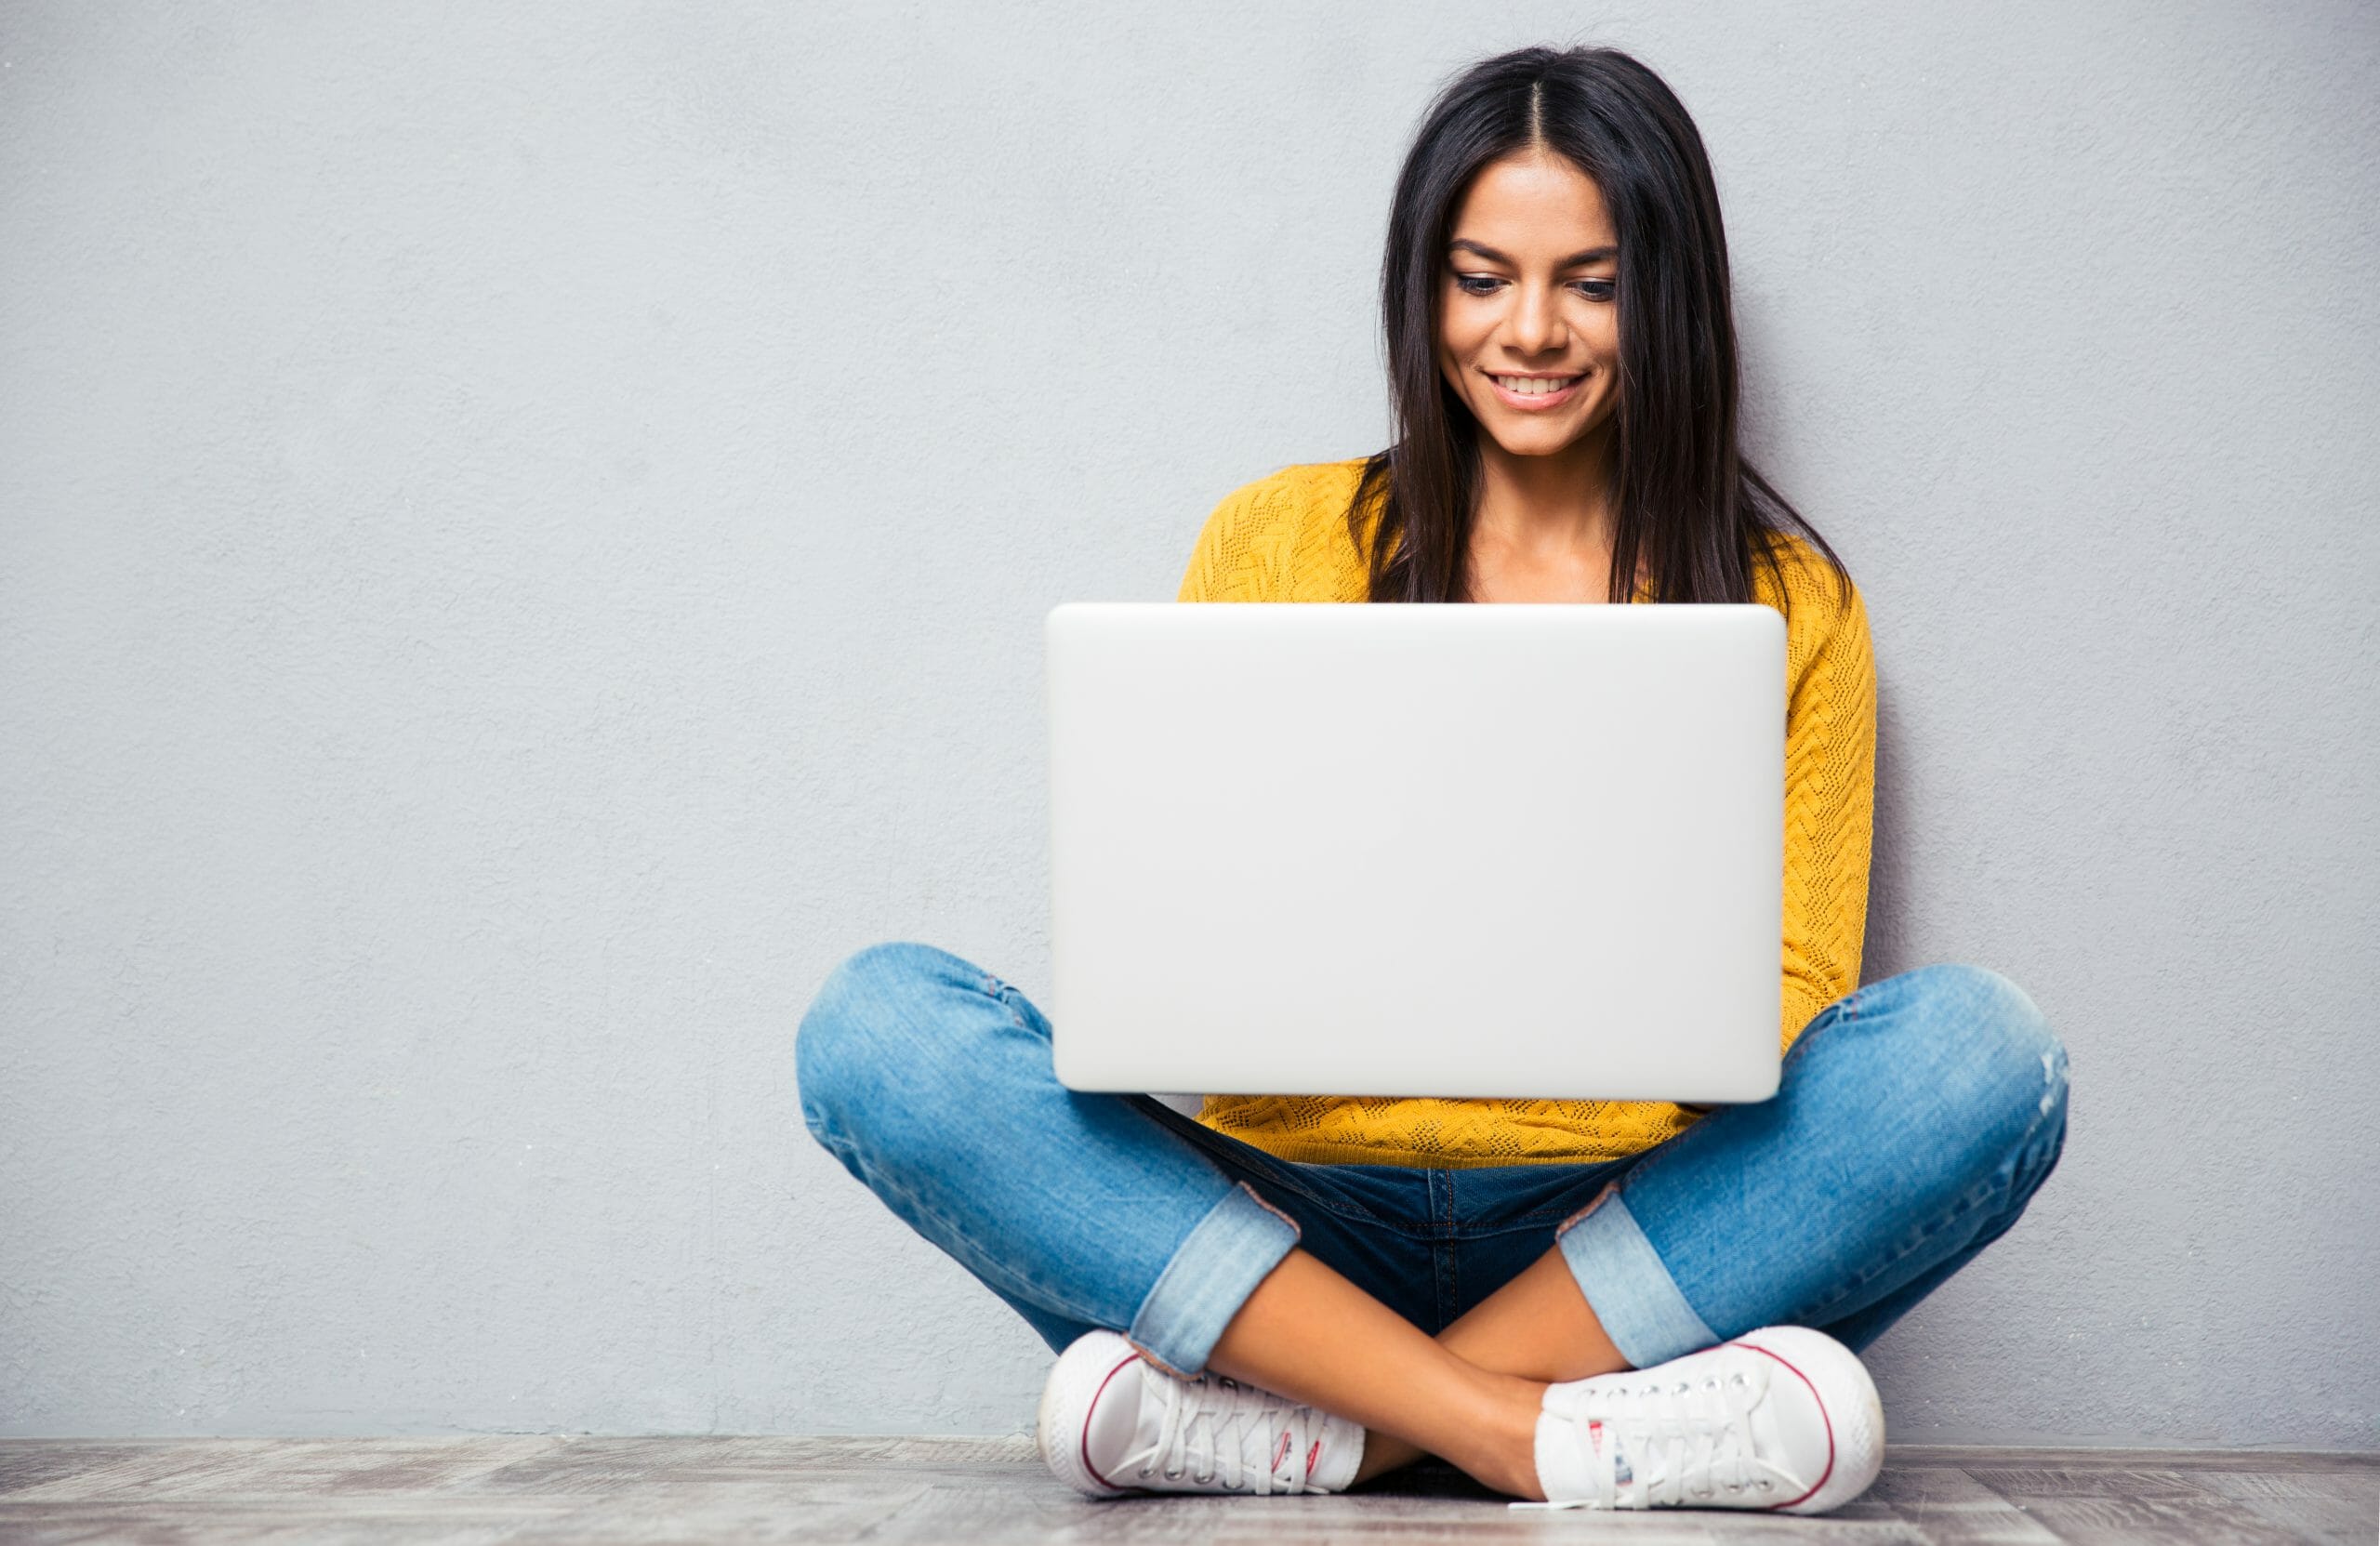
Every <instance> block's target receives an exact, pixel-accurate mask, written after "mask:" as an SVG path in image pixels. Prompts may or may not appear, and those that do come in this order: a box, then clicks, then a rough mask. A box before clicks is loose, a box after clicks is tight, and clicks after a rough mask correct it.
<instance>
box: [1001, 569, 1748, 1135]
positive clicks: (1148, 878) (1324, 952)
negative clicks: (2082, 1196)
mask: <svg viewBox="0 0 2380 1546" xmlns="http://www.w3.org/2000/svg"><path fill="white" fill-rule="evenodd" d="M1046 642H1047V648H1048V681H1047V686H1048V707H1049V716H1050V755H1051V763H1050V798H1051V846H1050V861H1051V868H1050V875H1051V964H1052V974H1053V980H1052V984H1051V1005H1050V1011H1051V1012H1050V1018H1051V1027H1052V1031H1053V1037H1054V1056H1055V1060H1056V1069H1057V1075H1058V1077H1059V1079H1060V1080H1061V1081H1062V1082H1063V1083H1064V1084H1065V1085H1067V1086H1068V1087H1070V1088H1072V1089H1076V1090H1136V1091H1149V1090H1157V1091H1184V1092H1198V1093H1235V1094H1280V1095H1318V1094H1343V1095H1438V1096H1448V1097H1493V1098H1508V1099H1509V1098H1524V1099H1606V1100H1674V1101H1686V1102H1695V1103H1720V1102H1741V1101H1756V1100H1762V1099H1765V1098H1766V1097H1767V1096H1769V1095H1771V1094H1773V1093H1774V1092H1775V1091H1776V1089H1777V1083H1778V1061H1779V1060H1778V1022H1779V1019H1780V1016H1781V1013H1782V1001H1781V998H1782V992H1783V989H1782V969H1781V963H1780V958H1779V953H1780V943H1779V942H1780V938H1781V935H1782V930H1783V865H1784V820H1783V811H1784V743H1785V620H1784V618H1783V616H1782V615H1781V614H1778V612H1777V611H1776V610H1775V609H1774V608H1772V607H1768V606H1765V605H1761V604H1757V603H1742V604H1681V603H1668V604H1659V605H1635V606H1630V605H1602V606H1597V605H1587V604H1567V603H1538V602H1502V603H1498V604H1496V605H1493V606H1485V605H1476V604H1465V603H1461V602H1444V603H1422V604H1399V605H1374V604H1369V603H1362V602H1300V603H1294V604H1282V603H1266V602H1209V603H1205V604H1200V605H1183V604H1180V603H1176V602H1085V601H1077V602H1067V603H1064V604H1062V605H1059V606H1057V607H1055V608H1053V609H1052V610H1051V613H1050V614H1049V617H1048V620H1047V625H1046Z"/></svg>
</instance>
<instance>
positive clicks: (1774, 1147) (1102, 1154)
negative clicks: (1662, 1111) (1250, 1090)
mask: <svg viewBox="0 0 2380 1546" xmlns="http://www.w3.org/2000/svg"><path fill="white" fill-rule="evenodd" d="M794 1054H795V1064H796V1070H797V1077H799V1079H800V1094H801V1112H802V1117H803V1120H804V1121H805V1123H806V1124H807V1125H808V1127H809V1129H810V1131H811V1133H812V1135H813V1137H815V1138H816V1139H817V1140H818V1142H819V1143H821V1144H823V1145H825V1146H826V1149H827V1151H828V1152H829V1153H831V1154H833V1155H834V1156H835V1157H836V1158H837V1159H839V1160H840V1161H841V1162H842V1164H843V1166H844V1168H845V1169H848V1170H850V1172H851V1173H852V1174H853V1176H855V1177H857V1178H858V1179H859V1180H860V1181H861V1182H862V1183H865V1184H866V1186H867V1188H868V1189H869V1190H870V1191H872V1192H874V1193H875V1194H876V1195H877V1196H879V1197H880V1198H882V1199H883V1200H884V1202H885V1204H886V1205H887V1206H888V1207H890V1208H891V1209H893V1212H894V1213H896V1214H898V1215H899V1216H900V1217H901V1218H902V1219H903V1220H905V1221H906V1222H907V1223H908V1224H909V1225H910V1227H912V1228H913V1229H915V1230H917V1231H918V1233H919V1234H920V1235H924V1236H925V1237H926V1238H927V1239H929V1240H931V1241H932V1242H933V1243H934V1244H935V1245H936V1246H939V1247H940V1248H942V1249H943V1250H945V1251H946V1252H948V1253H949V1254H950V1255H951V1256H952V1257H953V1258H955V1259H956V1260H957V1261H958V1262H959V1264H960V1265H962V1266H964V1267H965V1268H966V1269H967V1270H968V1271H969V1272H971V1273H972V1274H974V1275H975V1276H976V1277H978V1278H980V1279H981V1280H982V1281H983V1283H984V1284H985V1287H987V1288H990V1289H991V1290H992V1291H993V1292H994V1293H996V1294H998V1296H999V1297H1000V1298H1001V1299H1003V1300H1005V1301H1007V1302H1008V1303H1009V1304H1010V1305H1011V1306H1012V1307H1013V1308H1014V1309H1015V1310H1016V1312H1017V1313H1018V1314H1019V1315H1023V1316H1024V1317H1025V1320H1026V1321H1027V1322H1029V1323H1030V1324H1031V1325H1032V1327H1033V1328H1034V1329H1035V1330H1036V1331H1038V1333H1040V1335H1041V1337H1042V1339H1043V1340H1044V1341H1047V1342H1048V1343H1049V1344H1050V1346H1051V1348H1052V1349H1063V1348H1064V1347H1065V1346H1066V1344H1067V1343H1069V1342H1071V1341H1074V1340H1075V1339H1076V1338H1077V1337H1078V1336H1080V1335H1082V1334H1083V1333H1084V1332H1085V1331H1088V1330H1090V1329H1091V1328H1094V1327H1105V1328H1108V1329H1110V1330H1113V1331H1117V1332H1121V1333H1122V1334H1123V1335H1124V1336H1125V1337H1126V1338H1128V1339H1129V1340H1130V1341H1131V1343H1132V1344H1133V1345H1134V1346H1135V1347H1137V1348H1139V1349H1140V1350H1141V1351H1142V1352H1143V1353H1144V1354H1146V1355H1147V1356H1148V1357H1149V1358H1151V1359H1153V1360H1154V1361H1156V1362H1157V1363H1158V1364H1159V1365H1161V1366H1163V1367H1165V1368H1170V1369H1172V1370H1174V1371H1176V1372H1178V1373H1181V1374H1183V1375H1195V1374H1197V1373H1198V1372H1199V1371H1201V1370H1202V1369H1204V1368H1205V1367H1206V1363H1207V1358H1208V1355H1209V1354H1210V1352H1211V1351H1212V1350H1213V1347H1214V1344H1215V1341H1216V1340H1217V1339H1218V1338H1220V1337H1221V1336H1222V1335H1223V1328H1224V1327H1225V1326H1226V1325H1227V1324H1229V1322H1230V1320H1231V1318H1232V1316H1233V1315H1236V1313H1237V1312H1238V1310H1239V1307H1240V1305H1241V1304H1242V1303H1243V1302H1246V1300H1247V1298H1248V1296H1249V1294H1250V1292H1252V1291H1253V1290H1254V1288H1256V1285H1257V1284H1258V1283H1259V1282H1260V1281H1262V1280H1263V1277H1264V1275H1266V1274H1267V1273H1269V1272H1271V1271H1272V1270H1273V1268H1274V1266H1275V1265H1276V1264H1277V1263H1278V1262H1280V1260H1281V1259H1282V1258H1283V1257H1284V1256H1286V1255H1288V1254H1289V1249H1290V1247H1292V1246H1293V1245H1301V1244H1302V1246H1303V1247H1304V1248H1305V1249H1306V1250H1308V1251H1309V1252H1311V1253H1313V1254H1314V1255H1315V1256H1316V1257H1319V1258H1320V1259H1321V1260H1322V1261H1324V1262H1328V1263H1329V1265H1330V1266H1331V1267H1333V1268H1335V1269H1336V1270H1337V1271H1338V1272H1340V1273H1341V1274H1342V1275H1345V1276H1346V1277H1348V1278H1350V1279H1352V1280H1353V1281H1354V1282H1355V1284H1356V1285H1357V1286H1358V1287H1359V1288H1363V1289H1364V1290H1365V1291H1366V1292H1368V1293H1369V1294H1371V1295H1372V1296H1373V1297H1375V1298H1377V1299H1379V1300H1381V1301H1382V1302H1384V1303H1386V1304H1387V1305H1389V1306H1390V1307H1391V1308H1392V1309H1394V1310H1395V1311H1396V1312H1397V1314H1399V1315H1403V1316H1404V1317H1405V1318H1406V1319H1408V1320H1409V1321H1411V1322H1412V1323H1413V1324H1414V1325H1415V1326H1417V1327H1419V1328H1421V1329H1422V1330H1423V1331H1425V1332H1428V1333H1429V1334H1431V1335H1433V1336H1435V1335H1436V1334H1437V1333H1438V1332H1439V1331H1440V1330H1442V1329H1443V1328H1445V1327H1446V1326H1447V1325H1448V1323H1449V1322H1451V1321H1453V1320H1454V1319H1455V1318H1456V1317H1457V1316H1460V1315H1462V1314H1463V1313H1464V1312H1465V1311H1467V1310H1469V1309H1470V1308H1471V1307H1472V1306H1473V1305H1474V1304H1477V1303H1478V1302H1480V1301H1481V1300H1483V1299H1485V1298H1487V1297H1488V1295H1489V1294H1491V1293H1493V1292H1495V1290H1496V1289H1497V1288H1500V1287H1501V1286H1502V1285H1503V1284H1504V1283H1505V1282H1506V1281H1507V1280H1509V1279H1510V1278H1512V1277H1513V1276H1514V1275H1515V1274H1517V1273H1518V1272H1519V1271H1520V1270H1521V1269H1522V1268H1523V1267H1525V1266H1527V1264H1528V1263H1529V1262H1531V1261H1533V1260H1535V1259H1536V1258H1538V1257H1539V1256H1540V1255H1542V1254H1543V1253H1544V1252H1545V1251H1546V1250H1547V1249H1548V1248H1550V1247H1555V1246H1558V1247H1559V1248H1560V1249H1561V1252H1562V1255H1563V1258H1564V1260H1565V1261H1566V1262H1567V1264H1568V1265H1569V1267H1570V1270H1571V1272H1572V1274H1573V1275H1575V1276H1576V1277H1577V1279H1578V1283H1579V1287H1580V1290H1581V1291H1582V1292H1584V1294H1585V1295H1586V1298H1587V1302H1588V1303H1589V1304H1590V1305H1592V1306H1593V1309H1594V1313H1595V1315H1596V1318H1597V1319H1599V1320H1600V1321H1601V1322H1602V1323H1603V1328H1604V1330H1605V1332H1606V1334H1607V1335H1608V1336H1609V1337H1610V1338H1611V1340H1612V1342H1613V1344H1614V1345H1615V1346H1617V1347H1618V1348H1619V1349H1620V1353H1621V1354H1622V1355H1623V1356H1625V1357H1626V1358H1627V1359H1628V1361H1629V1362H1630V1363H1632V1364H1633V1365H1635V1366H1636V1367H1637V1368H1644V1367H1646V1365H1650V1364H1657V1363H1660V1362H1662V1361H1664V1360H1666V1359H1670V1358H1674V1357H1677V1356H1679V1355H1680V1354H1686V1353H1691V1352H1694V1351H1695V1350H1697V1349H1699V1348H1703V1347H1708V1346H1711V1345H1712V1344H1713V1343H1715V1342H1719V1341H1726V1339H1728V1338H1730V1337H1734V1336H1739V1335H1740V1334H1742V1333H1743V1332H1745V1331H1749V1330H1751V1329H1752V1328H1755V1327H1759V1326H1768V1325H1777V1324H1780V1323H1781V1324H1791V1325H1799V1326H1813V1327H1818V1328H1821V1329H1823V1330H1825V1331H1827V1332H1829V1333H1831V1335H1833V1336H1834V1337H1836V1338H1838V1339H1839V1340H1841V1341H1844V1342H1845V1343H1846V1344H1848V1345H1849V1346H1851V1347H1852V1348H1854V1349H1858V1348H1861V1347H1865V1346H1866V1345H1867V1344H1868V1343H1869V1342H1871V1341H1874V1340H1875V1338H1876V1337H1878V1336H1879V1335H1881V1334H1882V1333H1883V1332H1884V1328H1886V1327H1888V1326H1890V1325H1891V1324H1892V1323H1893V1322H1894V1321H1895V1320H1897V1319H1898V1318H1899V1316H1900V1315H1902V1314H1903V1313H1904V1312H1905V1311H1907V1310H1908V1309H1909V1307H1910V1306H1911V1305H1912V1304H1914V1303H1916V1302H1917V1301H1918V1300H1920V1299H1922V1298H1924V1296H1925V1295H1926V1294H1927V1293H1930V1292H1931V1291H1932V1290H1933V1289H1934V1288H1936V1287H1937V1285H1939V1284H1940V1283H1941V1282H1942V1281H1943V1279H1945V1278H1947V1277H1949V1276H1950V1274H1952V1273H1954V1272H1956V1271H1957V1270H1958V1269H1959V1268H1960V1267H1961V1266H1963V1265H1964V1263H1965V1262H1967V1261H1968V1260H1969V1259H1970V1258H1971V1257H1973V1256H1974V1255H1975V1254H1976V1253H1977V1251H1979V1250H1981V1249H1983V1248H1984V1247H1985V1246H1987V1245H1990V1243H1991V1242H1992V1241H1993V1240H1995V1239H1997V1238H1998V1237H1999V1236H2000V1235H2002V1234H2003V1233H2004V1232H2005V1231H2006V1230H2007V1228H2008V1227H2009V1225H2011V1224H2013V1223H2015V1222H2016V1217H2017V1215H2018V1214H2020V1213H2022V1212H2023V1211H2024V1209H2025V1204H2026V1202H2027V1201H2028V1200H2029V1199H2030V1197H2031V1196H2032V1195H2033V1192H2034V1189H2035V1188H2037V1187H2039V1186H2040V1185H2041V1183H2042V1182H2043V1179H2045V1178H2046V1177H2047V1176H2048V1175H2049V1173H2050V1170H2051V1169H2052V1168H2053V1167H2055V1166H2056V1163H2057V1156H2058V1153H2059V1150H2060V1148H2061V1147H2062V1145H2063V1143H2064V1142H2065V1137H2066V1050H2065V1049H2064V1048H2063V1047H2062V1046H2060V1045H2059V1043H2058V1041H2057V1038H2056V1037H2055V1036H2053V1035H2052V1034H2051V1033H2050V1030H2049V1027H2048V1026H2047V1025H2046V1024H2044V1023H2043V1019H2042V1014H2041V1011H2039V1010H2038V1009H2036V1008H2035V1007H2034V1005H2033V1003H2032V1000H2031V999H2030V998H2027V997H2026V996H2025V994H2024V992H2023V991H2022V990H2021V989H2019V988H2018V987H2016V984H2013V983H2011V982H2009V981H2008V980H2007V979H2006V978H2004V977H2002V976H2000V975H1998V974H1997V973H1995V972H1991V971H1985V970H1982V969H1980V968H1977V967H1969V966H1955V965H1941V966H1928V967H1922V968H1919V969H1917V970H1916V971H1905V972H1902V973H1901V974H1899V975H1898V976H1896V977H1888V978H1885V979H1884V980H1883V981H1882V982H1875V983H1870V984H1867V985H1865V986H1863V987H1861V988H1859V989H1858V991H1856V992H1853V993H1850V994H1846V995H1845V996H1844V997H1843V998H1838V999H1836V1000H1835V1001H1834V1002H1833V1003H1831V1004H1830V1005H1828V1006H1827V1007H1826V1008H1825V1009H1824V1010H1823V1011H1820V1012H1819V1013H1818V1016H1817V1017H1816V1018H1815V1019H1814V1020H1812V1021H1811V1022H1810V1024H1809V1025H1808V1026H1807V1027H1806V1028H1805V1030H1804V1031H1803V1032H1802V1034H1801V1036H1800V1037H1799V1038H1798V1039H1796V1040H1795V1041H1794V1043H1793V1045H1792V1049H1791V1050H1789V1051H1788V1052H1787V1053H1786V1057H1785V1065H1784V1077H1783V1082H1782V1084H1781V1085H1780V1087H1779V1089H1778V1093H1777V1094H1776V1095H1775V1096H1774V1097H1772V1098H1771V1099H1769V1100H1766V1101H1764V1102H1761V1103H1757V1104H1752V1105H1736V1106H1726V1107H1722V1108H1720V1109H1718V1110H1716V1111H1714V1112H1712V1114H1711V1115H1709V1116H1707V1117H1703V1118H1701V1119H1700V1120H1699V1121H1698V1122H1696V1123H1695V1124H1694V1126H1692V1127H1690V1128H1688V1129H1687V1130H1686V1131H1685V1132H1683V1133H1680V1134H1679V1135H1678V1136H1677V1137H1675V1138H1673V1139H1671V1140H1669V1141H1668V1142H1667V1143H1661V1144H1659V1145H1658V1146H1656V1147H1654V1148H1652V1149H1648V1150H1646V1152H1644V1153H1642V1154H1638V1155H1633V1156H1628V1157H1627V1158H1624V1159H1618V1160H1612V1161H1608V1162H1606V1163H1601V1164H1578V1165H1564V1164H1553V1165H1512V1166H1496V1167H1486V1168H1458V1169H1419V1168H1414V1167H1408V1166H1395V1165H1306V1164H1298V1163H1293V1162H1291V1161H1288V1160H1282V1159H1276V1158H1275V1157H1273V1156H1271V1155H1268V1154H1266V1153H1264V1152H1263V1150H1261V1149H1258V1148H1255V1147H1253V1146H1252V1145H1250V1144H1248V1143H1242V1142H1240V1141H1239V1140H1237V1139H1236V1138H1232V1137H1229V1136H1227V1135H1225V1134H1223V1133H1219V1132H1216V1131H1214V1130H1210V1129H1208V1128H1205V1127H1201V1126H1200V1125H1199V1124H1198V1123H1197V1122H1195V1121H1193V1120H1191V1119H1190V1118H1189V1117H1183V1116H1182V1115H1181V1114H1180V1113H1178V1112H1175V1111H1174V1110H1172V1109H1171V1108H1170V1107H1168V1106H1166V1105H1164V1104H1162V1103H1158V1102H1157V1101H1155V1100H1153V1099H1151V1098H1149V1097H1148V1096H1145V1095H1118V1094H1099V1093H1085V1092H1081V1091H1078V1090H1068V1089H1066V1088H1065V1087H1064V1086H1063V1085H1061V1084H1060V1083H1059V1082H1058V1080H1057V1077H1056V1076H1055V1075H1054V1074H1053V1073H1052V1072H1051V1062H1050V1022H1049V1020H1048V1019H1047V1018H1046V1017H1044V1016H1043V1014H1042V1013H1041V1011H1039V1010H1038V1009H1037V1008H1035V1007H1034V1005H1033V1004H1032V1002H1031V1001H1030V1000H1028V999H1027V998H1025V995H1024V994H1022V993H1020V992H1019V991H1017V989H1016V988H1014V987H1013V986H1012V985H1010V984H1007V983H1004V982H1002V981H1000V979H998V977H995V976H993V975H992V974H991V973H990V972H988V971H984V970H983V969H982V968H980V967H977V966H975V965H973V964H972V963H971V962H968V961H966V960H964V959H962V958H959V957H957V956H954V955H952V954H950V953H949V952H948V951H945V950H941V949H938V948H936V947H934V946H932V945H919V944H914V943H908V942H896V943H891V944H883V945H870V946H868V947H867V948H866V949H864V950H861V951H859V952H857V953H856V954H854V955H853V956H852V957H850V958H848V959H846V960H844V961H843V962H842V963H841V964H840V965H839V966H838V967H836V969H835V970H834V971H833V972H832V973H831V974H829V976H828V977H827V979H826V983H825V984H824V985H823V986H822V987H821V988H820V990H819V992H818V996H817V998H816V999H815V1000H814V1001H813V1003H812V1004H811V1006H810V1008H809V1010H808V1011H807V1012H806V1013H805V1014H804V1015H803V1016H802V1020H801V1024H800V1032H799V1034H798V1036H797V1037H796V1039H795V1046H794Z"/></svg>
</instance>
